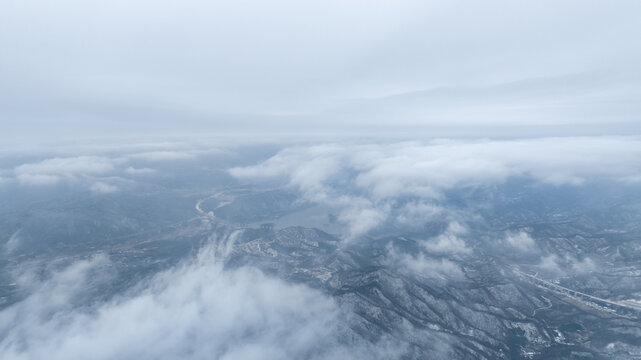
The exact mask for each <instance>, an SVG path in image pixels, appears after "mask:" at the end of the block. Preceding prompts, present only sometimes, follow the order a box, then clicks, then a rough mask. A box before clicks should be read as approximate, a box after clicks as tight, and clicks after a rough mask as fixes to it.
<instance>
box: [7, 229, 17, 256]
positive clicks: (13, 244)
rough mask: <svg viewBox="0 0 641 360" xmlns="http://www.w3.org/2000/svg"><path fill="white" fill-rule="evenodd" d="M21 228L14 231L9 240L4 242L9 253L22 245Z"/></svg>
mask: <svg viewBox="0 0 641 360" xmlns="http://www.w3.org/2000/svg"><path fill="white" fill-rule="evenodd" d="M20 242H21V241H20V230H18V231H16V232H14V233H13V234H12V235H11V237H9V240H7V242H6V243H5V244H4V251H5V253H7V254H11V253H12V252H14V251H15V250H16V249H17V248H18V247H19V246H20Z"/></svg>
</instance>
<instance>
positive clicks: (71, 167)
mask: <svg viewBox="0 0 641 360" xmlns="http://www.w3.org/2000/svg"><path fill="white" fill-rule="evenodd" d="M113 170H114V160H112V159H109V158H106V157H100V156H76V157H67V158H52V159H46V160H43V161H40V162H37V163H28V164H22V165H19V166H17V167H16V168H15V169H14V174H15V176H16V178H17V179H18V181H19V182H20V183H21V184H25V185H50V184H55V183H57V182H58V181H60V180H62V179H64V178H67V179H73V178H75V177H78V176H87V175H102V174H105V173H109V172H111V171H113Z"/></svg>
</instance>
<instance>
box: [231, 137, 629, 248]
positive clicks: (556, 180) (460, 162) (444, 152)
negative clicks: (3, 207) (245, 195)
mask: <svg viewBox="0 0 641 360" xmlns="http://www.w3.org/2000/svg"><path fill="white" fill-rule="evenodd" d="M639 159H641V141H640V140H639V139H638V138H631V137H580V138H540V139H521V140H433V141H430V142H427V143H418V142H403V143H393V144H358V143H357V144H321V145H313V146H296V147H290V148H285V149H284V150H282V151H280V152H278V153H277V154H276V155H274V156H273V157H271V158H269V159H268V160H266V161H264V162H262V163H259V164H257V165H253V166H246V167H234V168H231V169H229V172H230V174H231V175H233V176H235V177H237V178H239V179H266V178H280V179H282V180H283V181H284V182H285V183H286V184H288V185H289V186H290V187H292V188H294V189H296V190H298V191H299V192H300V194H301V196H302V197H303V199H305V200H307V201H311V202H315V203H321V204H324V205H328V206H334V207H338V208H339V209H340V210H339V217H338V218H339V220H340V221H342V222H343V223H345V224H346V225H347V226H348V231H347V233H348V234H347V236H348V237H350V238H353V237H358V236H360V235H363V234H365V233H367V232H368V231H370V230H372V229H374V228H376V227H377V225H379V224H381V223H383V222H384V221H386V220H388V219H389V218H390V217H393V218H396V219H399V220H401V221H403V220H404V219H406V218H411V219H413V220H415V219H416V217H417V214H416V206H422V207H424V208H425V210H426V211H425V213H424V214H425V218H426V220H427V219H428V218H430V217H432V216H434V214H436V213H438V212H440V211H441V208H440V205H439V203H438V202H439V200H440V199H442V198H443V196H444V192H445V191H447V190H450V189H455V188H465V187H477V186H487V185H492V184H498V183H503V182H505V181H507V180H508V179H510V178H513V177H529V178H532V179H534V180H536V181H538V182H540V183H543V184H551V185H555V186H562V185H567V186H578V185H581V184H583V183H585V182H587V181H594V180H611V181H620V182H625V183H629V182H632V181H634V179H638V178H640V176H641V161H640V160H639ZM400 198H413V199H421V200H420V202H418V203H417V202H414V203H413V204H414V205H413V207H407V205H404V204H402V203H400V202H399V201H398V200H399V199H400ZM414 201H416V200H414ZM417 204H422V205H417ZM401 208H404V210H403V209H401ZM521 245H523V244H521Z"/></svg>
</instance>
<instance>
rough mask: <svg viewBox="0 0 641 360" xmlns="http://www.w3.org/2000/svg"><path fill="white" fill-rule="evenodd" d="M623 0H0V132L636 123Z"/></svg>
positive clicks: (588, 127) (634, 37)
mask: <svg viewBox="0 0 641 360" xmlns="http://www.w3.org/2000/svg"><path fill="white" fill-rule="evenodd" d="M639 13H641V3H640V2H638V1H608V2H599V1H554V2H541V1H519V2H513V1H505V0H501V1H483V2H473V3H470V2H464V1H406V0H399V1H363V0H349V1H344V0H342V1H338V0H326V1H317V0H310V1H304V2H301V1H284V0H275V1H270V2H263V1H252V0H241V1H202V0H186V1H180V2H178V1H168V0H159V1H151V0H137V1H130V0H126V1H125V0H114V1H109V2H94V1H81V0H60V1H55V2H54V1H45V0H5V1H2V2H1V3H0V78H1V79H2V81H0V125H1V128H2V132H1V133H2V135H0V140H2V141H4V142H5V144H8V143H11V142H22V141H43V140H48V139H52V138H53V139H73V138H78V137H85V138H86V137H98V136H112V137H118V136H121V135H123V134H127V135H132V136H135V135H141V136H142V135H150V134H151V135H166V134H176V133H185V134H188V133H200V134H202V133H213V134H221V133H238V132H250V133H251V132H254V133H256V132H258V133H265V132H270V133H297V134H310V133H327V134H338V133H341V134H345V133H352V134H363V133H367V134H372V133H385V134H390V133H398V134H403V133H405V134H412V135H416V134H424V135H428V136H430V135H436V136H478V135H481V136H508V137H519V136H520V137H522V136H550V135H599V134H608V135H622V134H626V135H629V134H631V133H633V134H638V133H639V132H641V125H640V123H641V119H640V118H639V113H640V112H639V110H641V102H639V101H638V99H639V96H640V95H641V65H640V64H641V36H639V35H640V34H641V22H640V21H638V14H639Z"/></svg>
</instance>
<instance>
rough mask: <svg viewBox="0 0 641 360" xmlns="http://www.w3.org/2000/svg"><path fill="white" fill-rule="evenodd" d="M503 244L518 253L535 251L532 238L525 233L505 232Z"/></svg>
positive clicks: (534, 243)
mask: <svg viewBox="0 0 641 360" xmlns="http://www.w3.org/2000/svg"><path fill="white" fill-rule="evenodd" d="M505 242H506V243H507V244H508V245H510V246H511V247H513V248H516V249H517V250H519V251H524V252H525V251H532V250H535V249H536V242H535V241H534V239H533V238H532V236H530V234H528V233H527V232H525V231H519V232H518V233H513V232H507V233H506V234H505Z"/></svg>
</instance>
